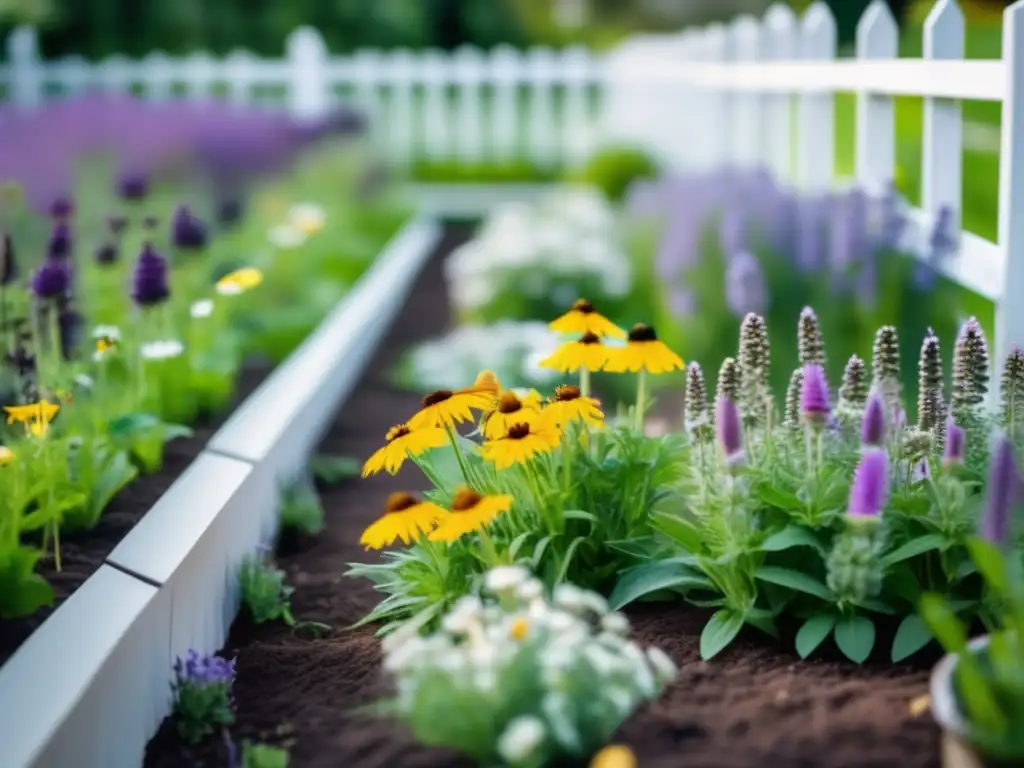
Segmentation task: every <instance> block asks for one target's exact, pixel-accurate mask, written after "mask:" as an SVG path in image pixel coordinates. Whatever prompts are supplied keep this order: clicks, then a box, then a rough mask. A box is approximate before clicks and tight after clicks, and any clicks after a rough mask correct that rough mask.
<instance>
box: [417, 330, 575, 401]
mask: <svg viewBox="0 0 1024 768" xmlns="http://www.w3.org/2000/svg"><path fill="white" fill-rule="evenodd" d="M561 341H562V339H561V338H560V337H559V335H558V334H557V333H555V332H554V331H552V330H551V329H550V328H548V327H547V325H546V324H545V323H540V322H518V321H515V320H502V321H500V322H497V323H493V324H491V325H472V324H470V325H460V326H458V327H456V328H455V329H454V330H453V331H451V332H450V333H448V334H447V335H445V336H442V337H441V338H438V339H434V340H431V341H427V342H424V343H422V344H420V345H418V346H417V347H415V348H414V349H413V351H412V352H411V353H410V354H409V357H408V358H407V361H408V363H409V365H410V367H411V371H410V374H411V375H412V376H413V377H414V380H415V381H416V382H417V383H418V384H421V385H423V386H424V387H426V388H428V389H458V388H459V387H464V386H466V385H467V382H472V381H473V379H475V378H476V375H477V374H478V373H479V372H480V371H494V373H495V374H496V375H497V376H498V380H499V381H502V382H506V381H507V382H509V383H515V382H521V383H522V384H523V385H524V386H527V387H543V386H545V385H547V384H550V383H551V382H553V381H555V380H556V379H558V378H559V374H558V372H556V371H553V370H551V369H550V368H541V367H540V365H539V363H540V361H541V360H543V359H544V358H546V357H548V356H549V355H551V353H552V352H554V351H555V349H556V348H557V347H558V345H559V343H560V342H561Z"/></svg>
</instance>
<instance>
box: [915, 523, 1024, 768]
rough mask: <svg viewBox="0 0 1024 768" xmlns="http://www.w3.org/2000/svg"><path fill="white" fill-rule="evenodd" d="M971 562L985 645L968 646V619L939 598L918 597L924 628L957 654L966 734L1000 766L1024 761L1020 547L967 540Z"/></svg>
mask: <svg viewBox="0 0 1024 768" xmlns="http://www.w3.org/2000/svg"><path fill="white" fill-rule="evenodd" d="M968 549H969V551H970V553H971V562H972V563H973V564H974V566H975V567H976V569H977V571H978V573H980V574H981V575H982V578H983V579H984V583H985V592H984V596H983V600H982V603H983V606H982V616H983V618H984V619H985V623H986V625H987V626H989V627H990V633H989V635H988V636H987V638H986V640H985V641H982V642H972V643H970V644H968V642H967V637H968V631H969V628H970V616H971V614H968V616H967V618H961V617H962V616H963V611H962V610H959V609H958V606H957V605H956V604H955V603H952V602H951V601H950V600H948V599H947V598H945V597H944V596H942V595H940V594H935V593H928V594H925V595H923V596H922V597H921V603H920V612H921V617H922V618H923V620H924V624H925V625H926V626H927V628H928V629H929V630H930V632H931V633H932V634H933V635H934V636H935V637H936V638H938V640H939V642H940V643H941V644H942V646H943V647H944V648H945V649H946V651H947V652H949V653H952V654H956V657H957V661H956V666H955V667H954V668H953V676H952V681H951V682H952V686H953V691H952V693H953V695H954V696H955V699H956V702H957V705H958V709H959V710H960V712H961V713H962V714H963V717H964V720H965V721H966V727H967V735H968V738H969V739H970V741H972V742H973V743H974V744H975V745H976V746H977V747H978V749H979V750H980V751H981V752H982V753H983V754H984V756H985V757H986V758H990V759H992V760H993V761H999V764H1003V763H1004V762H1005V763H1006V764H1015V763H1019V762H1020V761H1021V760H1022V759H1024V734H1022V733H1021V730H1020V727H1019V726H1020V723H1021V720H1022V718H1024V682H1022V681H1024V562H1022V559H1021V554H1020V551H1019V549H1017V548H1016V547H1010V548H1007V549H1005V550H1001V549H999V548H998V547H996V546H995V545H993V544H991V543H990V542H988V541H984V540H981V539H970V540H969V541H968Z"/></svg>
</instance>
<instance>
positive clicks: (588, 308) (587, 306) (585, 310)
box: [572, 299, 594, 315]
mask: <svg viewBox="0 0 1024 768" xmlns="http://www.w3.org/2000/svg"><path fill="white" fill-rule="evenodd" d="M572 311H573V312H579V313H580V314H581V315H591V314H593V313H594V305H593V304H591V303H590V302H589V301H588V300H587V299H577V300H576V302H575V303H574V304H573V305H572Z"/></svg>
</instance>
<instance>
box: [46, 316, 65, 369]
mask: <svg viewBox="0 0 1024 768" xmlns="http://www.w3.org/2000/svg"><path fill="white" fill-rule="evenodd" d="M46 320H47V323H48V324H49V328H48V331H49V336H50V358H51V360H52V361H53V372H52V374H51V375H50V381H49V382H47V383H48V384H49V385H50V386H51V387H54V386H56V383H57V381H58V378H59V377H60V369H61V364H62V362H63V359H62V357H61V350H60V315H59V314H58V312H57V302H55V301H51V302H50V304H49V306H48V307H47V308H46Z"/></svg>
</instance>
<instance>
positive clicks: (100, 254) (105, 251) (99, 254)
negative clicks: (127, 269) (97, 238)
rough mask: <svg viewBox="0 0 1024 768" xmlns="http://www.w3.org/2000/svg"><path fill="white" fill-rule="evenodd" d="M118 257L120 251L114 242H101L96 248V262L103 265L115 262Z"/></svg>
mask: <svg viewBox="0 0 1024 768" xmlns="http://www.w3.org/2000/svg"><path fill="white" fill-rule="evenodd" d="M119 257H120V253H119V252H118V249H117V245H115V244H114V243H103V244H102V245H101V246H100V247H99V248H97V249H96V263H97V264H102V265H103V266H109V265H111V264H116V263H117V261H118V258H119Z"/></svg>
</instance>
